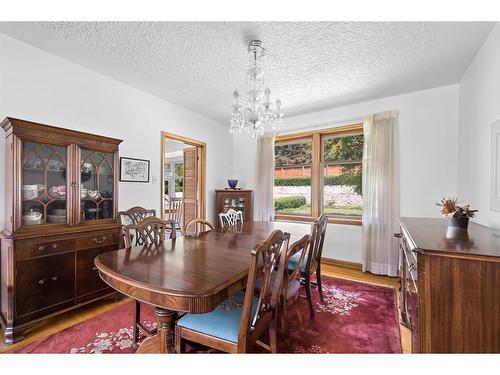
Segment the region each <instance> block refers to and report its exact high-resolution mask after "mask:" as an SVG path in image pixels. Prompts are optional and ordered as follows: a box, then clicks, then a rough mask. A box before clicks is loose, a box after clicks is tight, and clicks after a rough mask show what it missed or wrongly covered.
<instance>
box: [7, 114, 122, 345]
mask: <svg viewBox="0 0 500 375" xmlns="http://www.w3.org/2000/svg"><path fill="white" fill-rule="evenodd" d="M1 126H2V128H3V129H4V131H5V137H6V138H5V139H6V147H5V221H4V222H5V228H4V229H3V231H2V232H1V234H0V239H1V247H0V278H1V281H2V282H1V291H0V292H1V294H0V297H1V299H0V302H1V305H0V306H1V315H0V316H1V323H2V327H3V329H4V336H5V343H6V344H11V343H13V342H14V341H17V340H19V339H21V338H22V334H23V332H24V331H26V330H27V329H29V328H30V327H32V326H33V325H34V324H36V323H38V322H40V321H42V320H43V319H45V318H47V317H50V316H53V315H55V314H57V313H60V312H63V311H67V310H69V309H71V308H75V307H77V306H80V305H81V304H84V303H89V302H92V301H95V300H96V299H99V298H102V297H104V296H107V295H110V294H112V293H113V290H112V289H111V288H109V287H108V286H107V285H106V284H105V283H104V282H102V280H101V279H100V277H99V275H98V273H97V269H96V268H95V266H94V258H95V257H96V256H97V255H99V254H101V253H103V252H106V251H111V250H116V249H117V248H118V242H119V234H120V232H119V223H118V220H117V204H118V202H117V190H118V189H117V187H118V185H117V184H118V182H117V181H118V173H117V170H118V168H117V166H118V147H119V144H120V143H121V140H118V139H113V138H108V137H102V136H97V135H93V134H87V133H82V132H77V131H72V130H67V129H63V128H57V127H53V126H49V125H43V124H37V123H33V122H29V121H24V120H19V119H14V118H6V119H5V120H4V121H3V122H2V124H1Z"/></svg>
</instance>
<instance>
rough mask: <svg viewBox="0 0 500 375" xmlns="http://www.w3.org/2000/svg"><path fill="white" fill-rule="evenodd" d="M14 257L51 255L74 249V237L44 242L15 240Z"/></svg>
mask: <svg viewBox="0 0 500 375" xmlns="http://www.w3.org/2000/svg"><path fill="white" fill-rule="evenodd" d="M15 246H16V259H17V260H23V259H28V258H34V257H38V256H44V255H51V254H56V253H62V252H65V251H71V250H75V249H76V241H75V239H66V240H56V241H44V242H36V243H33V242H28V241H18V242H16V245H15Z"/></svg>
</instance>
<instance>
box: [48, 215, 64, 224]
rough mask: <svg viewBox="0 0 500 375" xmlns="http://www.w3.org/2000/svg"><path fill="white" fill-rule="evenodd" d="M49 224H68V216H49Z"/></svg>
mask: <svg viewBox="0 0 500 375" xmlns="http://www.w3.org/2000/svg"><path fill="white" fill-rule="evenodd" d="M47 222H49V223H58V224H64V223H65V222H66V215H62V216H61V215H47Z"/></svg>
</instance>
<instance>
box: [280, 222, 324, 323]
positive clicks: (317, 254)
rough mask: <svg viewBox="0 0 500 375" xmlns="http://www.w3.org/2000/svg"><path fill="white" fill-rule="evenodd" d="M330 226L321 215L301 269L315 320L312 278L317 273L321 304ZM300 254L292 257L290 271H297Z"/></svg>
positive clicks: (315, 225)
mask: <svg viewBox="0 0 500 375" xmlns="http://www.w3.org/2000/svg"><path fill="white" fill-rule="evenodd" d="M327 224H328V217H327V216H326V215H325V214H323V215H321V216H320V217H319V218H318V219H317V220H316V221H315V222H314V225H313V230H312V234H311V241H310V242H309V251H308V252H307V254H306V255H305V257H304V261H303V263H302V267H301V271H302V272H301V276H302V278H303V279H304V287H305V289H306V298H307V301H308V303H309V313H310V315H311V318H314V307H313V303H312V295H311V294H312V293H311V284H312V282H311V276H312V275H314V274H315V273H316V285H317V287H318V292H319V297H320V300H321V302H324V299H323V288H322V285H321V254H322V253H323V243H324V241H325V234H326V226H327ZM299 258H300V255H299V254H296V255H294V256H292V257H291V258H290V260H289V262H288V270H289V272H291V271H292V270H294V269H296V267H297V263H298V260H299Z"/></svg>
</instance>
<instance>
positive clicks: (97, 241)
mask: <svg viewBox="0 0 500 375" xmlns="http://www.w3.org/2000/svg"><path fill="white" fill-rule="evenodd" d="M114 243H118V233H116V232H107V233H95V234H91V235H89V236H86V237H81V238H78V239H77V240H76V248H77V249H78V250H80V249H92V248H95V247H101V246H108V245H112V244H114Z"/></svg>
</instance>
